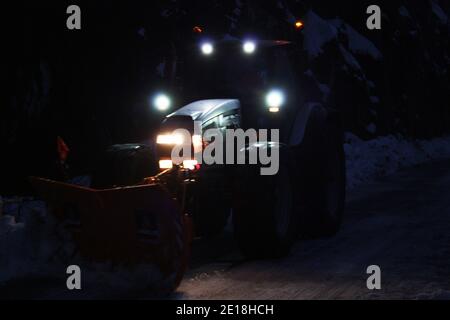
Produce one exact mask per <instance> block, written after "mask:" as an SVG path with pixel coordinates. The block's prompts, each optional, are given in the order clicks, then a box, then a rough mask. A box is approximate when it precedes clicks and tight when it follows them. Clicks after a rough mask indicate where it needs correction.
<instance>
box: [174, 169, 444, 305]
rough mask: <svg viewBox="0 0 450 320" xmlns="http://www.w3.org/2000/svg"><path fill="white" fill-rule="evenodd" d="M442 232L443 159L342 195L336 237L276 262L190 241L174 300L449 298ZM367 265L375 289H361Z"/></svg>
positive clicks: (296, 250) (304, 246)
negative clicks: (375, 268)
mask: <svg viewBox="0 0 450 320" xmlns="http://www.w3.org/2000/svg"><path fill="white" fill-rule="evenodd" d="M449 231H450V161H436V162H433V163H428V164H425V165H420V166H417V167H414V168H409V169H406V170H403V171H401V172H399V173H397V174H395V175H392V176H389V177H385V178H383V179H381V180H378V181H377V182H374V183H370V184H367V185H365V186H361V187H358V189H357V190H356V191H352V192H350V194H349V196H348V200H347V210H346V221H345V223H344V225H343V228H342V230H341V232H340V233H339V234H338V235H337V236H336V237H334V238H331V239H322V240H308V241H303V242H299V243H298V244H297V245H296V246H295V247H294V249H293V251H292V253H291V255H290V256H289V257H287V258H285V259H283V260H279V261H253V262H245V261H243V260H242V259H240V257H239V255H238V254H237V251H236V250H235V249H233V248H230V249H229V252H227V253H223V254H221V253H215V249H214V244H209V245H208V247H209V248H208V249H207V248H206V247H207V245H206V244H202V243H199V244H197V245H196V246H197V255H196V256H195V257H194V262H193V264H194V266H193V268H192V269H191V271H190V272H189V274H188V275H187V276H186V277H185V280H184V281H183V282H182V284H181V286H180V288H179V289H178V292H177V293H176V295H175V296H174V297H175V298H177V299H365V298H367V299H377V298H378V299H416V298H424V299H427V298H437V299H450V232H449ZM222 241H223V240H222ZM195 250H196V247H195V246H194V251H195ZM208 254H209V255H211V256H212V257H214V256H216V257H215V258H211V259H209V261H202V259H203V260H204V259H205V258H204V257H203V258H202V256H205V255H208ZM369 265H379V266H380V268H381V285H382V289H381V290H375V291H370V290H368V289H367V287H366V280H367V277H368V275H367V274H366V268H367V267H368V266H369Z"/></svg>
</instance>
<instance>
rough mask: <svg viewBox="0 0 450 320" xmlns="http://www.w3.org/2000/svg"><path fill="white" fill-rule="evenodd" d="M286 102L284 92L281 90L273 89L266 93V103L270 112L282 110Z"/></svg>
mask: <svg viewBox="0 0 450 320" xmlns="http://www.w3.org/2000/svg"><path fill="white" fill-rule="evenodd" d="M283 103H284V94H283V92H281V91H279V90H272V91H270V92H269V93H268V94H267V95H266V105H267V107H269V111H270V112H278V111H280V107H281V106H282V105H283Z"/></svg>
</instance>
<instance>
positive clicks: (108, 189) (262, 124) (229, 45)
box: [32, 38, 345, 287]
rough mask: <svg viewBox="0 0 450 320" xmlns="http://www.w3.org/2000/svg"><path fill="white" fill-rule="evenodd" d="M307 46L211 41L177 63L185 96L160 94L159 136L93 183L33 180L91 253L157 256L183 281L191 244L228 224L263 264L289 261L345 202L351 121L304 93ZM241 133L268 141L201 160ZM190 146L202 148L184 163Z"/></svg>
mask: <svg viewBox="0 0 450 320" xmlns="http://www.w3.org/2000/svg"><path fill="white" fill-rule="evenodd" d="M301 50H302V49H301V47H299V46H298V45H297V44H296V43H294V42H290V41H284V40H257V39H238V38H227V39H221V40H211V39H204V40H202V41H199V42H198V43H195V45H193V46H192V47H191V48H187V49H186V50H185V51H186V52H185V53H184V54H183V57H184V58H183V60H182V61H180V62H179V63H178V65H177V74H178V75H179V79H181V83H180V85H178V86H177V87H178V91H170V90H167V91H160V92H155V95H154V96H152V100H151V102H152V104H153V105H154V108H155V110H157V111H158V112H162V113H164V119H163V121H162V123H161V125H160V127H159V128H158V129H157V130H156V134H155V135H154V136H152V137H149V140H148V141H146V142H145V143H139V144H126V145H114V146H112V147H110V148H109V149H108V150H107V152H106V153H105V155H104V157H103V158H102V160H101V161H100V165H99V166H98V169H97V170H96V171H95V172H93V174H92V186H91V188H85V187H79V186H74V185H70V184H66V183H62V182H56V181H50V180H46V179H42V178H32V182H33V184H34V185H35V187H36V189H37V190H38V191H39V192H40V194H41V195H42V196H43V197H44V198H45V199H47V201H48V203H49V205H50V206H51V207H52V208H54V209H53V212H54V213H55V214H56V215H57V216H59V217H60V218H61V219H62V220H64V219H68V215H69V213H67V212H70V221H71V224H70V226H69V228H70V231H71V232H72V233H73V234H74V237H75V238H76V240H77V242H78V244H79V247H80V252H81V253H82V254H83V255H84V256H86V257H88V258H91V259H94V260H106V259H109V260H114V261H120V262H121V263H123V262H126V263H129V264H136V263H141V262H155V261H156V263H157V264H158V265H159V267H160V268H161V270H164V271H165V272H166V274H167V277H171V279H172V280H173V281H172V283H173V287H176V286H177V285H178V283H179V281H180V280H181V278H182V275H183V272H184V270H185V268H186V265H187V260H188V257H189V250H190V241H191V239H192V238H193V237H194V236H196V237H197V236H198V237H214V236H215V235H217V234H218V233H220V232H221V231H222V230H223V229H224V227H225V225H227V224H228V223H231V224H232V227H233V232H234V235H235V238H236V240H237V243H238V245H239V248H240V250H241V252H242V253H243V254H244V255H245V256H246V257H248V258H252V259H254V258H277V257H281V256H284V255H286V254H287V253H288V252H289V249H290V247H291V246H292V244H293V243H294V241H296V240H297V239H299V238H300V237H318V236H331V235H333V234H335V233H336V232H337V231H338V229H339V227H340V225H341V222H342V217H343V212H344V203H345V158H344V151H343V130H342V124H341V117H340V113H339V112H338V111H337V110H335V109H333V107H332V106H327V105H323V104H321V103H320V102H317V101H314V100H309V99H308V97H307V94H306V93H305V91H304V90H302V88H304V87H305V86H304V85H303V84H302V83H301V81H300V79H299V71H298V68H299V66H298V65H296V63H297V62H296V61H298V59H294V57H296V56H297V57H298V55H300V54H301ZM180 106H182V107H180ZM180 129H182V130H184V132H187V133H188V135H187V137H186V135H184V136H180V135H179V134H178V133H177V132H178V130H180ZM261 129H263V130H264V129H265V130H269V131H271V130H272V131H271V132H276V136H274V134H272V135H271V136H270V137H269V136H268V135H263V134H261V133H260V132H261V131H258V130H261ZM230 130H234V132H238V131H239V130H240V131H239V132H240V133H244V134H245V133H246V132H248V130H255V132H256V138H257V141H254V139H253V140H252V139H249V137H250V135H247V136H245V139H244V140H242V139H241V142H242V141H244V144H243V145H242V146H241V147H240V148H238V149H234V152H233V154H232V155H230V150H229V149H228V148H227V147H223V148H222V150H225V152H224V154H223V158H224V159H225V158H226V159H228V160H232V161H216V162H213V163H202V162H201V161H199V160H198V157H196V155H198V153H199V150H200V152H202V151H205V150H206V149H207V148H208V146H209V147H211V145H213V144H214V145H215V147H216V149H214V150H215V152H217V150H219V147H221V146H224V145H233V142H236V139H235V138H236V136H234V137H232V138H230V136H228V135H227V133H228V132H231V131H230ZM274 130H276V131H274ZM210 133H212V134H210ZM183 137H184V138H183ZM274 138H276V139H274ZM230 140H234V141H230ZM219 144H221V145H219ZM181 146H182V147H183V148H184V147H187V149H190V151H193V152H191V153H190V154H189V155H187V156H186V155H183V157H182V159H181V160H180V159H178V160H177V161H175V160H174V159H173V153H174V149H175V148H176V147H181ZM183 150H186V148H185V149H183ZM261 152H265V153H266V154H268V155H271V156H274V157H273V159H276V162H277V164H276V165H277V167H276V170H275V172H273V173H272V174H261V173H262V172H263V169H264V168H266V167H267V163H265V164H263V163H261V162H259V161H256V162H251V161H249V159H250V158H251V156H252V154H253V155H255V154H261ZM188 153H189V152H188ZM213 153H214V152H213ZM216 156H217V155H216ZM239 159H241V160H242V159H244V161H239ZM274 161H275V160H274ZM266 169H267V168H266ZM68 206H69V207H70V208H71V210H67V208H68ZM74 221H75V222H74Z"/></svg>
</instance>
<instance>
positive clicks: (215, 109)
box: [167, 99, 240, 122]
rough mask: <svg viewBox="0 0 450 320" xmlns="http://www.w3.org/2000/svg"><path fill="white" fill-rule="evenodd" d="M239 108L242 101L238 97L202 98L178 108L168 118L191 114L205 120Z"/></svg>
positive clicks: (202, 120)
mask: <svg viewBox="0 0 450 320" xmlns="http://www.w3.org/2000/svg"><path fill="white" fill-rule="evenodd" d="M239 108H240V102H239V100H237V99H211V100H200V101H195V102H192V103H190V104H188V105H186V106H184V107H182V108H180V109H178V110H177V111H175V112H173V113H171V114H169V115H168V116H167V118H171V117H186V116H189V117H191V118H192V120H194V121H201V122H205V121H208V120H209V119H211V118H214V117H216V116H218V115H220V114H225V113H228V112H230V111H233V110H237V109H239Z"/></svg>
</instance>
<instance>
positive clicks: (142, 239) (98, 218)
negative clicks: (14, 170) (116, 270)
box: [31, 177, 191, 287]
mask: <svg viewBox="0 0 450 320" xmlns="http://www.w3.org/2000/svg"><path fill="white" fill-rule="evenodd" d="M31 183H32V185H33V186H34V188H35V189H36V190H37V192H38V194H39V195H40V196H41V197H42V198H43V199H44V200H45V201H46V202H47V204H48V206H49V209H50V211H51V212H52V213H53V215H54V216H55V217H56V218H57V220H58V221H64V222H65V226H66V228H67V229H68V231H69V232H71V233H72V234H73V238H74V241H75V243H76V245H77V246H78V250H79V253H80V255H81V256H82V257H84V258H86V259H88V260H92V261H98V262H101V261H111V262H113V263H120V264H122V265H131V266H132V265H136V264H153V265H156V266H157V267H158V268H159V270H160V271H161V273H162V274H163V275H164V276H165V277H170V278H171V279H173V281H174V283H173V285H174V287H176V286H177V285H178V284H179V282H180V281H181V278H182V276H183V274H184V271H185V268H186V266H187V260H188V257H189V250H190V249H189V248H190V239H191V224H190V221H189V220H188V218H187V217H185V216H183V215H182V213H181V212H180V208H179V205H178V203H177V201H175V200H173V199H172V198H171V196H170V195H169V193H167V192H166V191H165V190H164V189H163V188H162V187H161V186H160V185H159V184H157V183H155V184H146V185H142V186H131V187H123V188H114V189H107V190H95V189H91V188H86V187H81V186H77V185H72V184H67V183H61V182H56V181H52V180H47V179H42V178H36V177H32V178H31Z"/></svg>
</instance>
